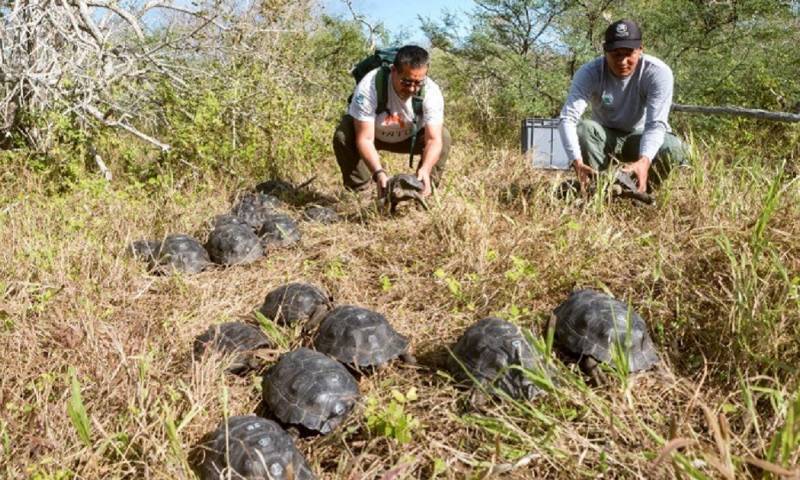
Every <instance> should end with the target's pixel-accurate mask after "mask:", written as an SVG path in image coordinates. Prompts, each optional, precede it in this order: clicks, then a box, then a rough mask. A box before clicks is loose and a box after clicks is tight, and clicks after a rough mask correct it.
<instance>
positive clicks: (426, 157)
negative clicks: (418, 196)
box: [417, 123, 444, 197]
mask: <svg viewBox="0 0 800 480" xmlns="http://www.w3.org/2000/svg"><path fill="white" fill-rule="evenodd" d="M443 130H444V124H442V123H439V124H436V125H426V126H425V149H424V150H423V151H422V161H421V162H420V164H419V168H418V169H417V178H418V179H419V180H420V181H421V182H422V183H423V184H424V185H425V190H424V191H423V192H422V196H423V197H427V196H428V195H430V194H431V171H432V170H433V166H434V165H436V162H438V161H439V157H440V156H441V154H442V131H443Z"/></svg>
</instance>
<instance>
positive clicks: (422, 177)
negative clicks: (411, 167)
mask: <svg viewBox="0 0 800 480" xmlns="http://www.w3.org/2000/svg"><path fill="white" fill-rule="evenodd" d="M417 180H419V181H420V182H422V184H423V185H425V188H424V189H423V190H422V196H423V197H427V196H428V195H430V194H431V172H430V171H429V170H428V169H427V168H420V169H419V170H417Z"/></svg>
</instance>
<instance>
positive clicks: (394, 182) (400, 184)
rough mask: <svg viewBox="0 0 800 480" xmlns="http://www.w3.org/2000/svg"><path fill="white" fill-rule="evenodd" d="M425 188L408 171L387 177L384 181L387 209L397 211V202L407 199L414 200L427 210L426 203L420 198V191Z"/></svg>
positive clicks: (392, 211)
mask: <svg viewBox="0 0 800 480" xmlns="http://www.w3.org/2000/svg"><path fill="white" fill-rule="evenodd" d="M424 190H425V185H424V184H423V183H422V182H421V181H420V180H419V179H418V178H417V177H416V175H411V174H410V173H401V174H398V175H393V176H391V177H389V180H388V181H387V182H386V201H388V202H389V211H390V212H391V213H395V211H397V204H399V203H400V202H405V201H408V200H414V201H416V202H417V203H419V204H420V205H421V206H422V208H424V209H425V210H428V204H427V203H425V199H424V198H422V192H423V191H424Z"/></svg>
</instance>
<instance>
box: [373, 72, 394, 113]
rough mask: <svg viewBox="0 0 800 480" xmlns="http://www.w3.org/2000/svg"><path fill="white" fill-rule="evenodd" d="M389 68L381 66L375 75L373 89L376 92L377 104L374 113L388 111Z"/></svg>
mask: <svg viewBox="0 0 800 480" xmlns="http://www.w3.org/2000/svg"><path fill="white" fill-rule="evenodd" d="M390 71H391V70H390V69H389V67H387V66H382V67H380V68H379V69H378V73H377V74H376V75H375V90H376V91H377V92H378V104H377V105H376V106H375V114H376V115H377V114H381V113H384V112H386V113H389V75H390Z"/></svg>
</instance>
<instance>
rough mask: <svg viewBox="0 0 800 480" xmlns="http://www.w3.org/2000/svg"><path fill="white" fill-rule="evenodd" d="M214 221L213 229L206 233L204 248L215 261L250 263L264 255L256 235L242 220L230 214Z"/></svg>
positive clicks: (222, 262) (228, 263) (229, 263)
mask: <svg viewBox="0 0 800 480" xmlns="http://www.w3.org/2000/svg"><path fill="white" fill-rule="evenodd" d="M214 223H215V227H214V230H212V231H211V233H209V234H208V241H207V242H206V249H207V250H208V253H209V255H210V257H211V259H212V260H213V261H214V262H215V263H218V264H220V265H236V264H240V263H251V262H254V261H256V260H258V259H259V258H261V257H262V256H264V250H263V247H262V246H261V241H260V240H259V238H258V235H256V234H255V233H254V232H253V230H252V229H251V228H250V226H249V225H247V223H245V222H244V221H243V220H240V219H239V218H238V217H234V216H232V215H222V216H220V217H217V219H216V220H215V222H214Z"/></svg>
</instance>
